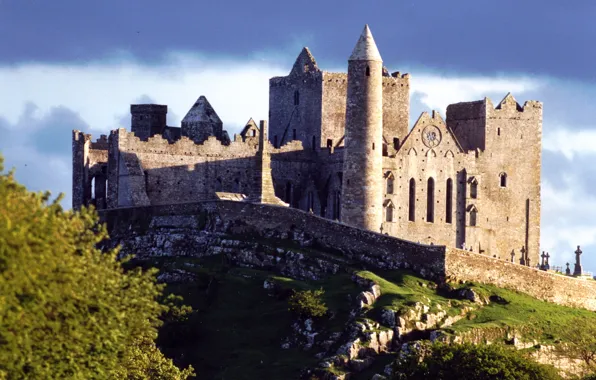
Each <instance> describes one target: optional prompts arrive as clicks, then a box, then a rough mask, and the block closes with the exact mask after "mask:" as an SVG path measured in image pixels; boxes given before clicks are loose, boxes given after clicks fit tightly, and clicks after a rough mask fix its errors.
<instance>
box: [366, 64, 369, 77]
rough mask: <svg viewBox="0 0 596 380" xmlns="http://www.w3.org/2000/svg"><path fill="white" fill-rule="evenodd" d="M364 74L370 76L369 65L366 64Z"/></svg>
mask: <svg viewBox="0 0 596 380" xmlns="http://www.w3.org/2000/svg"><path fill="white" fill-rule="evenodd" d="M366 76H367V77H369V76H370V67H368V66H366Z"/></svg>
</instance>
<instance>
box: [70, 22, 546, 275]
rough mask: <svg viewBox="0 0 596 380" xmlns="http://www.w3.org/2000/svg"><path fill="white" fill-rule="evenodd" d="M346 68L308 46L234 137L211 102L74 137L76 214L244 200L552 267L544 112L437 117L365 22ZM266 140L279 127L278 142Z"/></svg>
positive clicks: (536, 107)
mask: <svg viewBox="0 0 596 380" xmlns="http://www.w3.org/2000/svg"><path fill="white" fill-rule="evenodd" d="M347 71H348V72H347V74H346V73H329V72H325V71H322V70H321V69H320V68H319V67H318V65H317V63H316V60H315V58H314V56H313V55H312V54H311V52H310V51H309V50H308V48H304V49H303V50H302V51H301V52H300V54H299V56H298V58H297V59H296V62H295V64H294V66H293V67H292V69H291V71H290V73H289V74H288V75H287V76H285V77H276V78H271V79H270V81H269V87H270V96H269V120H268V121H269V128H268V129H267V128H266V126H265V123H261V125H260V126H258V125H257V124H256V123H255V122H254V121H253V120H252V119H250V120H249V122H248V123H247V124H246V127H245V128H244V129H243V130H242V132H241V133H240V134H239V135H235V136H234V137H233V138H232V139H230V138H229V137H228V133H227V132H226V130H225V129H224V128H223V123H222V121H221V119H220V118H219V116H218V115H217V113H216V111H215V109H214V108H213V107H212V105H211V104H210V103H209V102H208V100H207V98H206V97H204V96H201V97H199V98H198V100H197V102H196V103H195V104H194V105H193V107H192V108H191V110H190V111H189V112H188V114H187V115H186V116H185V118H184V119H183V121H182V125H181V128H179V127H174V126H168V125H166V113H167V106H165V105H154V104H141V105H132V106H131V132H128V131H126V130H125V129H117V130H113V131H111V133H110V135H109V136H101V137H100V138H99V139H97V140H96V141H93V139H92V137H91V135H88V134H84V133H82V132H80V131H73V141H72V148H73V208H75V209H78V208H80V207H81V206H84V205H89V204H93V205H95V206H96V207H97V208H98V209H102V210H103V209H107V210H110V209H119V208H123V207H149V206H152V207H161V206H166V205H171V204H184V203H189V202H203V201H212V200H218V199H237V200H239V201H242V202H252V203H275V204H280V205H283V204H287V205H289V206H290V207H292V208H297V209H301V210H303V211H308V212H312V213H313V214H315V215H317V216H321V217H323V218H327V219H331V220H334V221H335V220H337V221H339V222H341V223H344V224H345V225H346V226H356V227H360V228H363V229H368V230H371V231H373V232H377V233H382V234H388V235H390V236H394V237H399V238H402V239H407V240H410V241H413V242H420V243H423V244H431V243H432V244H435V245H445V246H447V247H451V248H454V249H455V248H457V249H460V248H462V247H465V249H466V250H467V251H470V250H471V251H472V252H474V253H480V254H483V255H485V256H488V257H490V258H492V257H496V258H500V259H507V260H511V253H512V252H513V257H514V262H516V263H518V264H519V263H522V262H523V263H524V264H525V265H528V263H530V265H536V264H538V263H539V253H540V251H539V241H540V175H541V166H540V165H541V144H542V142H541V141H542V104H541V103H540V102H537V101H527V102H525V103H524V104H523V105H520V104H519V103H518V102H517V101H516V100H515V98H514V97H513V96H512V95H511V94H507V95H506V96H505V97H504V98H503V100H502V101H501V102H499V103H497V104H494V103H493V102H492V101H491V100H490V99H487V98H485V99H482V100H479V101H474V102H465V103H458V104H452V105H450V106H448V108H447V114H446V115H445V117H442V116H441V115H439V113H438V112H435V111H432V112H430V113H426V112H425V113H423V114H422V115H420V117H419V118H418V120H417V121H416V123H414V125H413V126H412V127H411V128H410V127H409V125H408V120H409V116H410V115H409V113H410V109H409V108H410V95H409V88H410V79H411V78H410V76H409V74H401V73H400V72H393V73H391V74H390V72H389V70H387V69H386V68H385V67H384V66H383V63H382V58H381V54H380V53H379V50H378V48H377V46H376V44H375V42H374V39H373V37H372V34H371V32H370V30H369V28H368V26H366V27H365V29H364V31H363V33H362V35H361V36H360V39H359V40H358V42H357V44H356V47H355V48H354V51H353V54H352V57H351V58H350V59H349V61H348V70H347ZM266 132H268V133H267V134H266Z"/></svg>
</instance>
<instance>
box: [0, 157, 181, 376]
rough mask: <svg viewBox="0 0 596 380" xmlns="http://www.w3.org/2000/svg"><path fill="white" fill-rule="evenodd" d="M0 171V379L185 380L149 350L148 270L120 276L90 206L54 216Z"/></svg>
mask: <svg viewBox="0 0 596 380" xmlns="http://www.w3.org/2000/svg"><path fill="white" fill-rule="evenodd" d="M49 197H50V194H49V193H44V194H42V193H32V192H29V191H27V189H26V188H25V187H24V186H22V185H20V184H18V183H17V182H16V181H15V180H14V177H13V175H12V173H8V174H6V173H3V168H2V157H0V295H1V296H0V379H134V380H142V379H164V380H165V379H169V380H180V379H186V378H188V377H189V376H190V375H191V373H192V370H191V369H187V370H184V371H181V370H180V369H178V368H177V367H176V366H175V365H174V364H173V362H172V360H170V359H168V358H166V357H165V356H163V354H162V353H161V351H159V349H158V348H157V346H156V345H155V338H156V336H157V327H158V326H159V324H160V321H159V316H160V314H161V313H162V312H163V311H164V306H163V305H161V304H159V302H158V301H157V299H158V297H159V296H160V295H161V293H162V288H163V286H161V285H158V284H156V281H155V270H148V271H143V270H141V269H140V268H134V269H131V270H129V271H125V270H124V269H123V267H122V263H121V262H120V261H118V260H117V250H113V251H110V252H106V253H102V252H101V251H99V250H98V249H97V248H96V246H97V244H98V243H99V242H101V241H103V240H104V239H105V238H107V231H106V228H105V226H104V225H99V224H98V217H97V214H96V212H95V211H94V210H93V209H86V208H84V209H82V210H81V211H80V212H73V211H64V210H63V209H62V207H61V206H60V199H61V198H60V197H58V199H56V200H55V201H53V202H49Z"/></svg>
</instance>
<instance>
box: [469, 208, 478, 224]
mask: <svg viewBox="0 0 596 380" xmlns="http://www.w3.org/2000/svg"><path fill="white" fill-rule="evenodd" d="M477 216H478V210H476V208H472V210H470V227H476V217H477Z"/></svg>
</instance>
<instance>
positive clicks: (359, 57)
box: [349, 24, 383, 62]
mask: <svg viewBox="0 0 596 380" xmlns="http://www.w3.org/2000/svg"><path fill="white" fill-rule="evenodd" d="M349 61H381V62H382V61H383V58H381V53H379V49H378V48H377V44H376V43H375V39H374V38H373V36H372V33H371V32H370V29H369V27H368V24H366V25H364V30H363V31H362V34H361V35H360V38H359V39H358V42H357V43H356V46H355V47H354V51H352V55H351V56H350V58H349Z"/></svg>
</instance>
